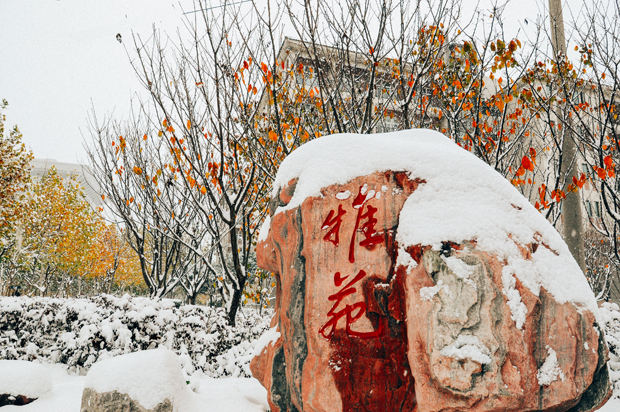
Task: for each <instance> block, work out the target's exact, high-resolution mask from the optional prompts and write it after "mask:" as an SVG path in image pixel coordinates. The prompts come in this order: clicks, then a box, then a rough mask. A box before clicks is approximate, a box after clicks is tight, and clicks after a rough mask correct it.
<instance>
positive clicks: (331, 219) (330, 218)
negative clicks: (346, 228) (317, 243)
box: [321, 205, 347, 246]
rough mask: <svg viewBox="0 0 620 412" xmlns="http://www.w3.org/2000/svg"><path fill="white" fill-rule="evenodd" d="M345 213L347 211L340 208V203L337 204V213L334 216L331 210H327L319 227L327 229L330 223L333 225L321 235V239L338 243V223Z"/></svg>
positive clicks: (340, 222)
mask: <svg viewBox="0 0 620 412" xmlns="http://www.w3.org/2000/svg"><path fill="white" fill-rule="evenodd" d="M345 213H347V212H346V211H345V210H344V209H343V208H342V205H338V214H337V215H336V216H334V211H333V210H330V211H329V214H328V215H327V218H326V219H325V221H324V222H323V226H322V227H321V229H323V230H324V229H328V228H329V227H330V226H332V225H333V227H332V228H331V229H329V232H327V234H326V235H325V236H324V237H323V240H326V241H328V242H332V243H333V244H334V245H336V246H338V243H340V237H339V233H340V225H341V224H342V215H344V214H345Z"/></svg>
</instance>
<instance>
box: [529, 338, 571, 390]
mask: <svg viewBox="0 0 620 412" xmlns="http://www.w3.org/2000/svg"><path fill="white" fill-rule="evenodd" d="M547 353H548V355H547V359H545V363H543V364H542V366H541V367H540V369H538V374H537V375H536V377H537V378H538V384H539V385H540V386H549V385H551V383H552V382H555V381H557V380H558V378H559V379H561V380H562V381H563V380H564V379H566V377H565V376H564V372H562V369H560V364H559V363H558V355H557V353H556V352H555V351H554V350H553V349H552V348H551V347H550V346H549V345H547Z"/></svg>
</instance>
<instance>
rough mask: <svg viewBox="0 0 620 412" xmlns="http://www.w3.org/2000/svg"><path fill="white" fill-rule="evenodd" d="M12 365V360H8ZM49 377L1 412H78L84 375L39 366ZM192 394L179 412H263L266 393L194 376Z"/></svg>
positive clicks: (254, 384) (247, 382)
mask: <svg viewBox="0 0 620 412" xmlns="http://www.w3.org/2000/svg"><path fill="white" fill-rule="evenodd" d="M11 362H15V361H11ZM40 366H41V367H42V368H44V369H45V370H46V372H48V373H49V374H50V376H51V377H52V381H53V387H52V390H51V391H49V392H47V393H46V394H44V395H42V396H41V397H40V398H39V399H37V400H36V401H34V402H32V403H30V404H28V405H24V406H13V405H8V406H4V407H3V409H2V412H79V410H80V404H81V401H82V390H83V389H84V383H85V381H86V377H85V376H79V375H75V374H70V373H68V372H67V368H66V365H61V364H41V365H40ZM191 386H195V387H196V389H195V392H194V394H193V395H192V396H191V398H190V402H187V403H186V404H185V405H184V406H185V408H184V409H183V410H182V411H180V412H265V411H267V410H269V405H268V403H267V391H266V390H265V389H264V388H263V387H262V386H261V385H260V383H258V381H257V380H256V379H253V378H219V379H214V378H210V377H208V376H205V375H201V376H197V375H194V377H193V381H192V385H191Z"/></svg>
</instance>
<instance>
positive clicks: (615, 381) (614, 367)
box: [600, 303, 620, 398]
mask: <svg viewBox="0 0 620 412" xmlns="http://www.w3.org/2000/svg"><path fill="white" fill-rule="evenodd" d="M600 313H601V318H602V320H603V322H604V323H605V324H604V325H603V327H604V329H605V339H606V340H607V346H608V347H609V363H608V365H609V379H610V380H611V384H612V386H613V391H614V394H613V397H614V398H620V308H619V307H618V305H616V304H615V303H603V305H602V306H601V308H600Z"/></svg>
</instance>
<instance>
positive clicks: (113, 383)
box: [81, 349, 192, 412]
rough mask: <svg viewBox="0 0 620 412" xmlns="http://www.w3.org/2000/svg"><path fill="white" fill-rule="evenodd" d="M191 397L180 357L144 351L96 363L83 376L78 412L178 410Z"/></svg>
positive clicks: (164, 350)
mask: <svg viewBox="0 0 620 412" xmlns="http://www.w3.org/2000/svg"><path fill="white" fill-rule="evenodd" d="M191 396H192V392H191V391H190V390H189V389H188V387H187V384H186V382H185V380H184V378H183V373H182V371H181V362H180V360H179V357H178V356H177V355H176V354H175V353H174V352H172V351H170V350H167V349H153V350H145V351H141V352H136V353H131V354H128V355H121V356H117V357H114V358H109V359H105V360H102V361H99V362H97V363H95V364H94V365H93V366H92V367H91V368H90V371H89V372H88V374H87V375H86V382H85V384H84V393H83V395H82V407H81V412H103V411H110V410H119V411H120V410H127V411H131V412H150V411H157V412H172V411H179V410H181V409H183V405H185V404H187V402H188V399H190V398H191Z"/></svg>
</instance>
